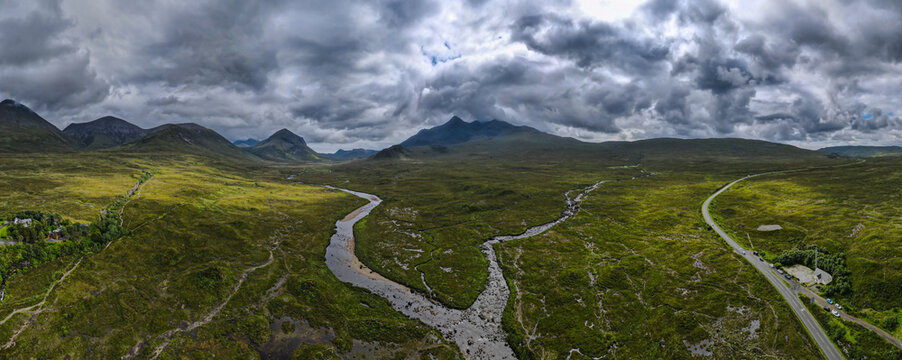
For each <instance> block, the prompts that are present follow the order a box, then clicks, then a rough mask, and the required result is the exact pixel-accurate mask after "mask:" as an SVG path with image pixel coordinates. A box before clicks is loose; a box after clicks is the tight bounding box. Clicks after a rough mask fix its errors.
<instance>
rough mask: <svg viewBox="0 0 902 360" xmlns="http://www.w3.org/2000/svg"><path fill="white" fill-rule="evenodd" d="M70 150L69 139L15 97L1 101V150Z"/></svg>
mask: <svg viewBox="0 0 902 360" xmlns="http://www.w3.org/2000/svg"><path fill="white" fill-rule="evenodd" d="M66 150H71V142H70V140H69V139H68V138H67V137H66V135H65V134H63V132H62V131H60V130H59V129H57V127H56V126H54V125H53V124H51V123H50V122H48V121H47V120H44V118H42V117H41V116H40V115H38V114H36V113H35V112H34V111H32V110H31V109H29V108H28V107H27V106H25V105H23V104H20V103H18V102H16V101H14V100H9V99H7V100H3V101H2V102H0V151H2V152H26V153H27V152H46V151H66Z"/></svg>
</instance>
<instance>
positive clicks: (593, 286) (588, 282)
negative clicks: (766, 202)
mask: <svg viewBox="0 0 902 360" xmlns="http://www.w3.org/2000/svg"><path fill="white" fill-rule="evenodd" d="M649 170H650V171H654V170H655V168H654V167H652V168H650V169H649ZM731 170H732V171H736V168H735V167H734V168H732V169H731ZM656 172H657V174H656V175H655V176H651V177H646V178H639V179H635V180H626V181H618V182H613V183H609V184H604V185H602V187H600V188H599V189H598V190H596V192H594V193H593V194H592V195H590V196H589V197H588V199H587V200H586V201H585V202H584V203H583V206H582V210H581V212H580V213H579V214H578V215H577V216H576V217H575V218H573V219H572V220H571V221H569V222H566V223H563V224H561V225H560V226H559V227H557V228H555V229H553V230H551V231H549V232H548V233H546V234H543V235H542V236H541V237H539V238H534V239H526V240H518V241H514V242H510V243H505V244H503V245H502V246H501V248H502V251H501V252H500V254H499V257H500V258H501V262H502V264H503V266H504V268H505V274H506V275H507V276H508V282H509V284H510V285H511V288H512V291H513V293H514V296H513V297H512V299H511V301H510V302H509V305H508V309H507V311H506V314H505V315H506V316H505V318H504V325H505V328H506V329H507V330H508V332H509V334H510V342H511V343H512V345H514V347H515V349H517V351H518V352H519V353H520V354H521V357H522V358H525V359H530V358H536V359H539V358H558V359H562V358H566V357H567V356H568V355H572V356H571V357H570V358H571V359H585V358H596V357H600V356H609V357H613V358H647V359H660V358H668V359H677V358H691V357H693V356H694V355H693V352H692V351H691V350H690V347H693V346H694V347H696V349H697V351H698V353H697V355H700V354H709V355H711V356H714V357H715V358H737V357H738V358H758V357H765V358H790V357H791V358H817V357H819V351H818V350H817V348H816V347H815V346H814V345H813V343H812V342H811V341H810V339H809V338H808V337H807V336H800V334H805V330H804V328H802V327H801V325H800V324H799V322H798V321H797V320H796V319H795V317H794V315H793V314H792V313H791V311H790V309H789V308H788V307H787V306H786V304H785V302H784V301H783V300H782V298H781V297H780V296H779V295H778V294H777V293H776V292H775V291H774V290H773V289H772V287H771V286H770V284H768V283H767V282H766V281H765V280H764V279H763V278H761V277H760V276H759V275H758V274H757V272H756V271H755V270H754V269H753V268H752V267H750V266H748V264H747V263H745V261H744V260H742V259H741V258H740V257H738V256H736V255H735V254H734V253H733V252H732V251H730V249H729V248H728V247H727V246H726V244H724V243H723V241H722V240H720V239H719V238H718V237H717V236H716V235H715V234H714V233H712V232H711V231H709V230H707V227H706V226H705V224H704V222H703V220H702V218H701V214H700V212H699V208H700V204H701V202H702V201H703V200H704V199H705V198H706V197H707V196H708V195H709V194H710V193H711V192H713V191H714V190H715V189H717V188H718V187H719V186H721V185H723V183H724V182H725V181H726V180H727V179H730V178H731V177H732V176H735V175H730V174H724V173H718V172H717V171H716V170H709V171H707V172H704V173H702V172H694V171H684V170H660V171H656ZM576 349H579V352H578V353H577V352H576Z"/></svg>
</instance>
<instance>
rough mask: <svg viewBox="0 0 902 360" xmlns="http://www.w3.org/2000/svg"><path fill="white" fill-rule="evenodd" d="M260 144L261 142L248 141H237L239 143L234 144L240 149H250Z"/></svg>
mask: <svg viewBox="0 0 902 360" xmlns="http://www.w3.org/2000/svg"><path fill="white" fill-rule="evenodd" d="M258 143H260V140H257V139H246V140H237V141H235V142H233V143H232V144H235V146H237V147H240V148H249V147H251V146H254V145H257V144H258Z"/></svg>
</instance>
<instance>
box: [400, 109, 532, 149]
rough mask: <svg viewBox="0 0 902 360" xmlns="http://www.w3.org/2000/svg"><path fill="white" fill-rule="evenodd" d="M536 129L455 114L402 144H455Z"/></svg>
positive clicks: (408, 145)
mask: <svg viewBox="0 0 902 360" xmlns="http://www.w3.org/2000/svg"><path fill="white" fill-rule="evenodd" d="M528 131H534V132H538V130H535V129H533V128H530V127H526V126H515V125H512V124H510V123H508V122H504V121H501V120H492V121H487V122H480V121H473V122H466V121H463V119H461V118H459V117H457V116H454V117H452V118H451V120H448V122H446V123H444V124H442V125H439V126H436V127H434V128H431V129H423V130H420V132H418V133H417V134H416V135H414V136H412V137H410V138H409V139H407V140H404V142H402V143H401V145H404V146H406V147H411V146H423V145H453V144H460V143H464V142H467V141H470V140H476V139H491V138H496V137H501V136H507V135H512V134H515V133H520V132H528Z"/></svg>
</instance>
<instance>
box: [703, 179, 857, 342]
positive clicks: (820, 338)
mask: <svg viewBox="0 0 902 360" xmlns="http://www.w3.org/2000/svg"><path fill="white" fill-rule="evenodd" d="M765 174H770V173H763V174H755V175H749V176H746V177H744V178H741V179H739V180H736V181H733V182H731V183H729V184H727V185H726V186H724V187H722V188H720V190H717V192H715V193H714V194H713V195H711V196H710V197H709V198H708V199H707V200H705V203H704V204H702V215H703V216H704V217H705V222H706V223H708V225H709V226H711V228H713V229H714V231H716V232H717V234H718V235H720V237H721V238H723V239H724V240H725V241H726V242H727V244H730V246H732V247H733V250H735V251H736V253H738V254H739V255H740V256H742V257H744V258H745V259H746V260H748V262H750V263H752V265H754V266H755V268H756V269H758V272H760V273H761V274H763V275H764V277H765V278H767V281H770V283H771V285H773V286H774V287H775V288H777V291H778V292H779V293H780V295H782V296H783V298H784V299H786V302H788V303H789V307H791V308H792V311H793V312H794V313H795V314H796V316H797V317H798V318H799V320H801V321H802V325H804V326H805V328H806V329H808V333H809V334H811V337H812V338H813V339H814V341H815V342H816V343H817V345H818V347H820V348H821V352H822V353H823V354H824V356H826V357H827V359H829V360H842V359H843V356H842V354H841V353H840V352H839V350H838V349H837V348H836V346H835V345H834V344H833V342H832V341H830V338H829V337H827V334H826V333H825V332H824V329H822V328H821V326H820V325H819V324H818V323H817V320H815V319H814V315H811V313H809V312H808V310H807V309H806V308H805V304H802V301H801V300H799V297H798V295H796V292H795V291H793V290H792V289H790V288H789V286H787V285H786V283H785V282H783V279H782V278H780V277H779V276H777V274H775V273H774V272H773V271H771V270H770V265H769V264H768V263H767V262H765V261H761V260H759V259H758V257H757V256H755V255H752V253H751V252H749V251H746V250H745V249H743V248H742V247H741V246H739V244H737V243H736V241H734V240H733V238H731V237H730V236H729V235H727V233H726V232H724V231H723V230H722V229H721V228H720V226H717V224H716V223H715V222H714V219H712V218H711V214H709V213H708V205H710V204H711V201H712V200H714V198H715V197H717V195H720V193H722V192H724V191H726V190H727V189H729V188H730V186H733V184H735V183H738V182H740V181H742V180H746V179H749V178H752V177H755V176H760V175H765Z"/></svg>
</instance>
